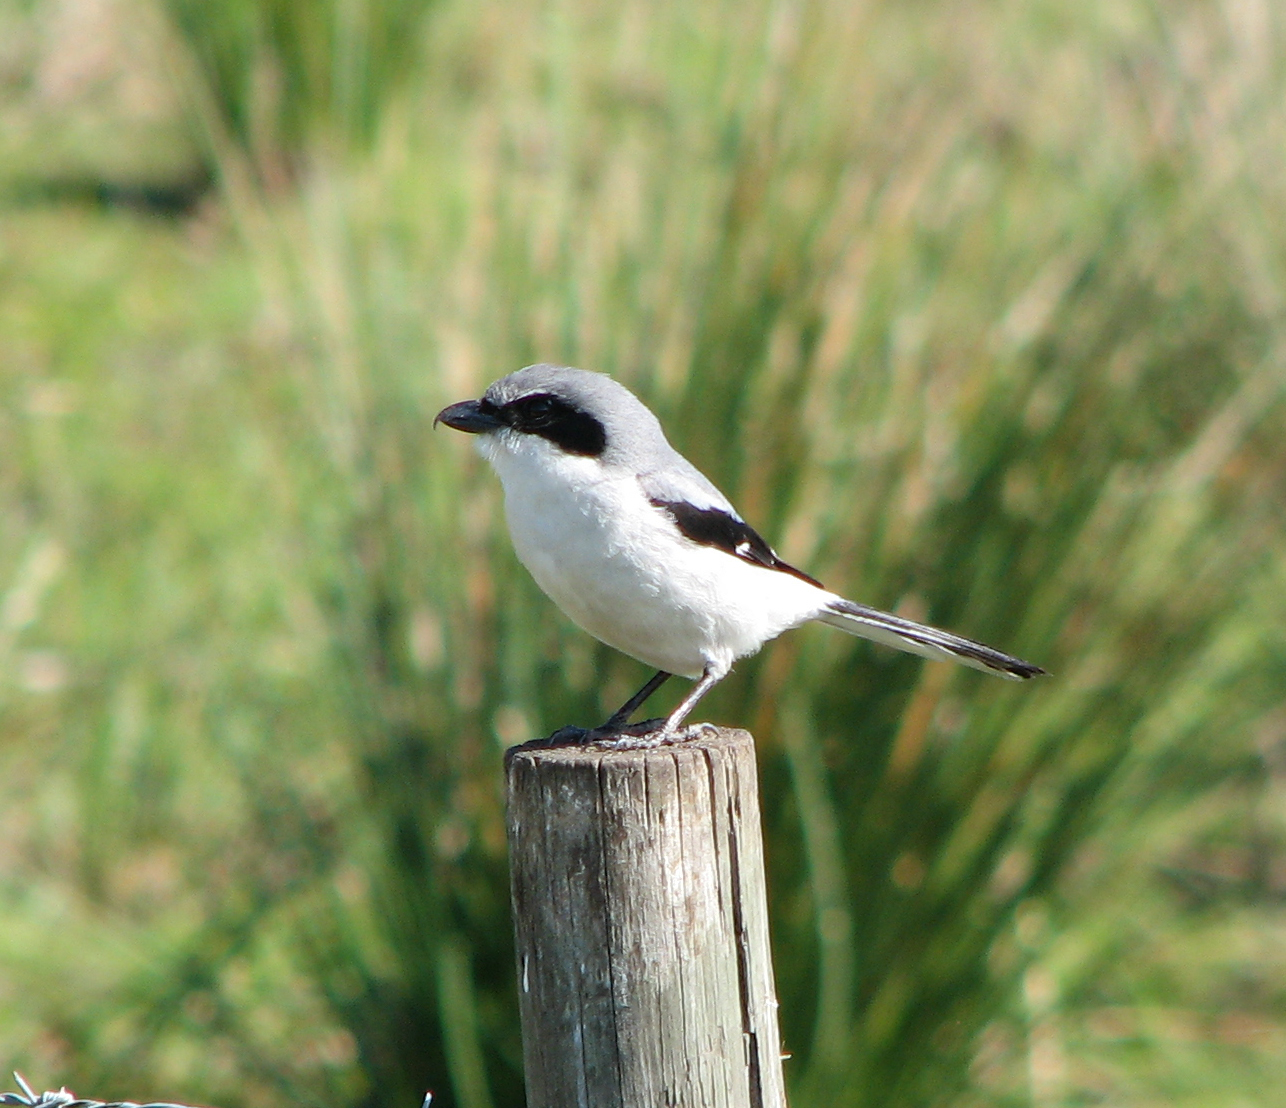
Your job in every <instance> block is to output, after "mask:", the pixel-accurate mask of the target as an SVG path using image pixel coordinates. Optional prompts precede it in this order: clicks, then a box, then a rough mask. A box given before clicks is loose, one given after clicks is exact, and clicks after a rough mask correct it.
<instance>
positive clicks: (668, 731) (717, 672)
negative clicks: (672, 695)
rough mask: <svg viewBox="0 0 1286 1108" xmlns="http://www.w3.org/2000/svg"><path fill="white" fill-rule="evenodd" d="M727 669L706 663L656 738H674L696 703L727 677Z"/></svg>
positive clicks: (726, 667)
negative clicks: (703, 670) (699, 678)
mask: <svg viewBox="0 0 1286 1108" xmlns="http://www.w3.org/2000/svg"><path fill="white" fill-rule="evenodd" d="M728 669H729V667H728V666H726V665H723V666H716V665H715V664H714V663H713V662H707V663H706V668H705V672H704V673H702V674H701V680H700V681H698V682H697V683H696V684H695V685H693V686H692V691H691V692H689V693H688V695H687V696H685V697H684V698H683V699H682V700H681V701H679V706H678V707H677V708H675V709H674V711H673V712H671V713H670V714H669V715H668V716H667V717H666V720H665V723H664V725H663V726H662V727H661V732H660V735H659V736H658V738H660V739H662V740H664V739H672V738H674V736H675V735H677V734H678V732H679V728H681V727H682V726H683V721H684V720H685V719H687V718H688V715H689V713H691V711H692V709H693V708H695V707H696V706H697V701H698V700H700V699H701V698H702V697H703V696H705V694H706V693H708V692H709V691H710V690H711V689H712V688H714V687H715V685H717V684H718V683H719V682H720V681H722V680H723V679H724V678H725V677H727V676H728Z"/></svg>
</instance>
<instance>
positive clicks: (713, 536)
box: [650, 497, 825, 589]
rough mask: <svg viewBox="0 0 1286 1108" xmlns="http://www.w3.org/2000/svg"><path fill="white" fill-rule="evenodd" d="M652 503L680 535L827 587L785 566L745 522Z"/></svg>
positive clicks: (675, 503) (717, 512) (718, 511)
mask: <svg viewBox="0 0 1286 1108" xmlns="http://www.w3.org/2000/svg"><path fill="white" fill-rule="evenodd" d="M650 500H651V503H652V505H653V507H656V508H660V509H661V511H663V512H664V513H665V514H666V515H668V516H669V517H670V519H672V520H673V521H674V525H675V526H676V527H678V529H679V531H680V532H682V534H683V535H684V536H685V537H686V538H689V539H691V540H692V541H693V542H695V543H700V544H701V545H702V546H714V547H717V548H718V549H720V550H722V551H724V552H725V553H728V554H731V555H732V556H733V557H734V558H740V559H741V560H742V561H743V562H750V563H752V564H753V565H757V566H763V567H764V568H765V569H776V570H780V571H781V572H782V573H789V574H790V575H791V576H792V577H798V578H799V579H800V580H801V581H807V582H808V583H809V584H810V585H816V586H817V587H818V588H819V589H820V588H824V587H825V586H823V585H822V583H821V582H820V581H818V580H816V579H814V578H812V577H809V576H808V574H807V573H805V572H804V571H803V570H802V569H796V568H795V567H794V566H792V565H790V564H789V563H787V562H783V561H782V560H781V559H780V558H779V557H777V554H776V552H775V551H774V550H773V548H772V547H771V546H769V545H768V544H767V543H766V542H764V540H763V538H762V537H761V536H760V534H759V532H758V531H756V530H755V529H754V528H753V527H751V526H750V524H748V523H747V522H746V521H745V520H744V519H738V518H737V517H736V516H734V515H732V514H731V513H730V512H725V511H724V510H723V509H722V508H698V507H697V506H696V505H694V504H689V503H687V502H686V501H683V500H661V499H658V498H656V497H651V498H650Z"/></svg>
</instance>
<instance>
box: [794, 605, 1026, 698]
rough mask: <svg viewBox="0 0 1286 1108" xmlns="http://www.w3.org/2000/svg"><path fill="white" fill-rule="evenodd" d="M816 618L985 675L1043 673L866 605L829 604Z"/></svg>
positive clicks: (1016, 677)
mask: <svg viewBox="0 0 1286 1108" xmlns="http://www.w3.org/2000/svg"><path fill="white" fill-rule="evenodd" d="M816 618H817V619H819V620H821V621H822V622H823V623H829V624H830V625H831V626H832V627H838V628H839V629H840V630H841V631H847V632H848V633H849V634H850V635H857V636H858V637H859V638H863V639H871V640H872V641H874V642H878V643H883V644H884V645H885V646H892V647H894V648H896V649H897V650H905V651H908V652H909V653H911V654H919V655H920V656H921V657H923V658H933V659H936V660H940V661H948V662H963V663H964V664H965V665H967V666H972V667H973V668H974V669H980V670H982V671H983V672H984V673H994V674H996V675H997V676H1000V677H1007V678H1008V679H1009V680H1011V681H1026V680H1027V679H1028V678H1029V677H1035V676H1037V675H1038V674H1041V673H1044V672H1045V671H1044V670H1043V669H1041V668H1040V666H1034V665H1032V664H1031V663H1030V662H1024V661H1023V660H1022V659H1021V658H1015V657H1013V656H1012V655H1010V654H1003V653H1001V652H1000V651H999V650H993V649H992V648H991V647H989V646H985V645H984V644H982V643H980V642H974V641H973V639H966V638H962V637H961V636H960V635H953V634H952V633H951V632H950V631H939V630H938V629H937V628H936V627H926V626H925V625H924V624H922V623H914V622H912V621H911V620H909V619H903V618H902V617H901V616H895V615H892V614H890V613H889V612H881V611H879V610H877V609H875V608H868V607H867V606H866V605H865V604H854V603H853V602H852V601H851V600H842V599H840V600H836V601H834V602H832V603H831V604H830V605H829V606H828V607H826V608H825V609H824V610H823V611H822V613H821V614H820V615H819V616H817V617H816Z"/></svg>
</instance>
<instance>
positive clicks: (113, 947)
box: [0, 0, 1286, 1108]
mask: <svg viewBox="0 0 1286 1108" xmlns="http://www.w3.org/2000/svg"><path fill="white" fill-rule="evenodd" d="M1284 36H1286V21H1284V20H1283V17H1282V16H1281V15H1280V14H1279V13H1278V12H1277V10H1276V9H1275V8H1274V7H1273V6H1272V5H1271V4H1267V3H1264V2H1262V0H1224V2H1216V0H1208V2H1202V3H1197V2H1179V0H1170V2H1160V0H1153V2H1148V0H1115V2H1111V3H1109V2H1107V0H1090V2H1087V3H1079V4H1070V3H1065V2H1053V0H1035V2H1028V3H1023V4H1016V3H1004V2H993V3H983V2H981V0H969V2H966V0H918V2H916V3H912V4H906V3H894V2H892V0H865V2H863V3H849V2H840V0H796V2H787V0H778V2H775V3H769V2H766V0H749V2H748V3H743V4H739V5H731V4H726V3H720V2H716V0H711V2H708V3H703V4H697V5H679V4H654V3H643V2H641V0H619V2H616V3H606V2H601V0H511V2H510V3H506V4H497V3H489V2H484V3H480V4H477V3H475V4H465V3H462V2H460V0H434V2H433V3H424V2H422V0H310V2H309V3H292V4H287V3H277V2H274V0H217V2H214V0H204V2H202V3H191V2H187V0H171V3H170V4H169V5H168V6H163V7H152V6H149V5H147V4H145V3H144V2H143V0H95V2H93V3H91V2H89V0H0V1062H3V1064H4V1065H6V1066H10V1067H17V1068H20V1069H22V1070H23V1072H24V1073H25V1074H26V1075H27V1077H28V1078H29V1079H30V1080H31V1081H32V1083H33V1084H35V1085H37V1086H40V1087H46V1086H47V1087H54V1086H57V1085H59V1084H62V1083H67V1084H68V1085H70V1086H72V1087H73V1088H74V1089H76V1090H77V1091H78V1092H80V1093H82V1094H83V1095H92V1096H96V1097H103V1098H129V1099H133V1100H144V1099H150V1098H156V1099H160V1098H164V1099H172V1100H181V1101H187V1102H205V1103H217V1104H222V1105H225V1106H227V1108H233V1106H236V1105H254V1106H258V1105H264V1106H272V1105H285V1104H292V1105H297V1104H313V1103H316V1104H321V1103H326V1104H331V1105H338V1104H354V1105H357V1104H362V1105H371V1106H375V1105H389V1106H393V1105H410V1104H416V1103H418V1102H419V1099H420V1097H422V1095H423V1091H424V1089H425V1088H432V1089H433V1090H434V1091H435V1092H436V1093H437V1095H438V1097H439V1098H440V1100H439V1101H436V1102H435V1103H442V1104H445V1105H460V1106H462V1108H486V1106H488V1105H495V1106H497V1108H500V1106H504V1105H513V1104H518V1103H520V1102H521V1096H522V1094H521V1069H520V1067H521V1049H520V1043H519V1040H518V1035H517V1027H516V1005H515V1003H514V993H513V988H514V986H513V971H512V954H511V943H510V925H509V920H508V915H507V912H508V904H507V899H508V898H507V886H506V877H505V858H504V841H503V825H502V818H501V817H502V793H501V787H502V775H501V768H500V759H501V754H502V751H503V748H504V746H505V745H506V744H509V743H513V742H518V741H522V740H523V739H526V738H529V737H532V736H534V735H537V734H541V733H544V732H547V731H549V730H551V729H552V728H553V727H555V726H558V725H560V724H562V723H565V722H573V721H574V722H581V723H584V722H587V721H589V722H592V721H594V720H595V719H597V718H598V717H599V716H600V715H601V714H602V713H603V712H604V711H605V710H610V708H611V707H613V706H614V705H615V704H616V703H618V702H619V701H620V700H622V699H623V698H624V696H625V695H627V693H628V692H629V691H630V690H631V688H632V686H634V685H635V684H636V683H637V682H638V681H639V680H640V679H641V678H642V676H643V672H642V670H641V667H639V666H638V665H637V664H635V663H633V662H631V661H629V660H628V659H624V658H621V657H619V656H614V655H613V654H612V653H611V652H610V651H607V650H606V649H605V648H599V647H598V646H596V645H595V644H594V643H592V642H591V641H589V640H588V639H587V638H586V637H585V636H584V635H582V634H581V633H579V632H578V631H576V630H575V629H574V628H571V627H570V626H569V625H568V624H567V623H566V622H565V621H564V620H563V619H562V618H561V617H560V616H559V615H558V614H557V613H556V612H555V611H554V610H553V608H552V606H551V605H550V604H549V603H548V602H547V601H545V600H544V599H543V598H542V597H541V596H540V595H539V594H538V592H537V590H536V589H535V588H534V586H533V585H532V584H531V582H530V581H529V580H528V579H527V577H526V576H525V574H524V572H523V571H522V570H521V567H519V566H518V565H517V563H516V562H515V560H514V558H513V555H512V553H511V551H510V548H509V545H508V540H507V538H506V536H505V535H504V533H503V524H502V523H501V522H500V516H499V499H498V490H497V488H496V486H495V482H494V479H493V478H492V477H491V475H490V474H489V473H487V472H486V471H485V468H484V467H483V466H482V465H481V463H480V462H479V461H478V460H477V459H475V458H474V457H473V456H472V454H471V453H470V451H469V450H468V449H467V446H466V444H464V443H462V442H461V441H460V440H459V439H458V437H456V436H451V435H447V434H439V435H434V434H432V433H431V432H430V429H429V425H430V421H431V419H432V415H433V414H434V413H435V412H436V411H437V410H438V408H439V407H441V406H442V405H443V404H445V403H448V402H450V401H454V400H457V399H460V398H463V397H467V396H474V395H477V393H478V391H479V390H480V389H481V388H482V387H483V386H484V385H485V384H486V383H487V382H488V381H490V380H492V379H493V378H495V377H497V376H499V375H501V374H503V373H505V372H508V371H509V370H511V369H513V368H516V367H517V366H519V365H522V364H525V363H528V362H531V361H535V360H559V361H566V362H571V363H574V364H578V365H582V366H585V367H587V368H594V369H600V370H605V371H608V372H611V373H613V374H615V375H617V376H618V377H619V378H620V379H622V380H623V381H625V382H627V383H628V384H629V385H630V386H631V387H633V388H634V389H636V390H637V391H638V392H639V393H640V394H641V395H643V396H644V398H645V399H646V400H647V401H648V403H649V404H651V405H652V406H653V407H654V408H655V409H656V410H657V411H658V413H659V414H660V415H661V417H662V419H663V421H664V422H665V424H666V426H667V427H668V428H669V430H670V432H671V437H672V439H673V440H674V442H675V443H676V445H678V446H679V447H680V448H681V449H682V450H683V451H684V452H685V453H686V454H688V456H689V457H691V458H692V459H693V461H695V462H696V463H697V464H698V465H699V466H701V467H702V468H703V469H704V470H705V471H706V472H707V473H709V474H710V476H711V477H712V478H713V479H714V480H715V481H716V482H717V483H718V484H720V485H721V487H723V488H724V489H725V491H727V492H728V493H729V494H730V495H731V496H732V498H733V499H734V501H736V502H737V503H738V504H739V506H740V507H741V509H742V510H743V512H744V514H746V515H747V517H748V518H749V519H751V520H752V522H754V523H755V524H756V525H757V526H758V527H759V529H760V530H762V531H763V532H764V534H765V535H766V537H768V538H769V540H770V541H772V542H773V543H774V545H776V546H777V548H778V549H779V550H780V551H781V552H782V554H783V556H784V557H786V558H787V559H788V560H790V561H792V562H794V563H796V564H799V565H801V566H803V567H805V568H807V569H808V570H809V571H810V572H812V573H814V574H816V575H817V576H819V577H821V578H822V579H823V580H825V581H826V582H827V584H828V585H830V586H831V587H833V588H836V589H837V590H839V591H842V592H845V593H847V594H848V595H851V596H853V597H855V598H857V599H860V600H863V601H866V602H869V603H875V604H879V605H882V606H886V607H890V608H894V607H896V608H897V609H898V610H900V611H904V612H906V613H908V614H911V615H913V616H916V617H918V618H929V619H932V620H933V621H935V622H938V623H940V624H943V625H946V626H950V627H952V628H955V629H958V630H960V631H962V632H964V633H967V634H970V635H973V636H976V637H979V638H982V639H984V640H987V641H991V642H994V643H995V644H996V645H998V646H1001V647H1003V648H1005V649H1009V650H1012V651H1014V652H1016V653H1018V654H1020V655H1022V656H1025V657H1028V658H1031V659H1032V660H1034V661H1037V662H1039V663H1041V664H1042V665H1045V666H1046V667H1047V668H1049V669H1050V670H1052V671H1053V673H1054V676H1053V677H1052V678H1050V679H1048V680H1045V681H1042V682H1040V683H1038V684H1036V685H1034V686H1026V687H1023V688H1014V687H1012V686H1009V685H1007V684H1004V683H1001V682H996V681H989V680H987V679H986V678H985V677H984V676H982V675H977V674H974V673H972V672H969V671H965V670H961V669H955V668H952V667H949V666H943V665H926V664H923V663H921V662H919V661H918V660H915V659H911V658H907V657H903V656H900V655H894V654H892V653H890V652H886V651H881V650H879V649H876V648H872V647H869V646H867V645H864V644H860V643H856V642H854V641H853V640H850V639H848V638H847V637H845V636H840V635H835V634H833V633H830V632H828V631H827V630H826V629H805V630H802V631H799V632H796V633H793V634H792V635H790V636H787V637H786V638H785V639H783V640H782V641H780V642H778V643H776V644H774V645H773V646H772V647H771V648H769V649H767V650H766V651H765V652H764V653H763V654H762V655H760V656H759V657H758V658H756V659H754V660H751V661H749V662H746V663H743V664H742V665H741V666H739V668H738V672H737V674H736V675H735V676H734V677H733V678H732V679H730V680H729V681H727V682H726V683H725V684H724V685H722V686H720V688H719V689H718V690H717V691H716V693H715V694H713V695H712V696H711V697H710V698H709V700H708V701H707V702H705V703H704V704H703V710H704V714H705V715H706V716H707V717H708V718H712V719H715V720H719V721H722V722H728V723H739V724H744V725H747V726H749V727H751V729H752V730H753V731H754V732H755V734H756V737H757V741H758V745H759V751H760V757H761V771H762V776H763V783H764V805H765V809H764V810H765V821H766V826H765V832H766V837H767V849H768V864H769V871H770V872H769V879H770V886H771V892H772V915H773V927H774V944H775V963H776V970H777V977H778V987H779V991H780V994H781V1000H782V1012H781V1016H782V1026H783V1031H784V1034H785V1038H786V1044H787V1049H789V1050H790V1051H791V1052H792V1055H793V1056H792V1058H791V1060H790V1061H789V1062H788V1063H787V1074H788V1079H789V1081H790V1085H791V1095H792V1103H793V1104H795V1105H796V1106H797V1108H807V1106H809V1105H818V1106H821V1105H852V1106H858V1105H863V1106H865V1105H898V1106H903V1105H906V1106H915V1105H925V1106H929V1105H953V1106H961V1108H964V1106H969V1108H973V1106H978V1108H982V1106H987V1108H992V1106H1002V1105H1003V1106H1009V1105H1015V1106H1017V1105H1022V1106H1027V1105H1030V1106H1033V1108H1036V1106H1053V1105H1058V1106H1064V1105H1065V1106H1072V1105H1089V1104H1110V1105H1122V1106H1124V1105H1129V1106H1144V1105H1147V1106H1151V1105H1161V1104H1165V1105H1193V1106H1197V1105H1200V1106H1202V1108H1207V1106H1215V1108H1221V1106H1224V1105H1227V1106H1234V1105H1235V1106H1242V1105H1263V1104H1271V1103H1274V1102H1275V1100H1276V1098H1278V1097H1279V1096H1280V1092H1279V1090H1280V1089H1281V1087H1282V1082H1283V1078H1286V1061H1283V1060H1284V1059H1286V988H1284V987H1283V981H1284V980H1286V978H1284V977H1283V962H1286V929H1284V926H1283V925H1284V923H1286V921H1284V920H1283V903H1284V902H1286V849H1284V848H1286V820H1284V818H1283V817H1284V814H1286V811H1284V809H1283V802H1284V800H1286V795H1284V791H1283V786H1284V783H1286V776H1284V775H1286V703H1284V698H1283V690H1284V689H1286V630H1283V629H1284V628H1286V618H1284V617H1286V540H1284V539H1283V518H1284V516H1286V454H1284V452H1283V442H1286V435H1284V432H1286V409H1284V407H1283V404H1282V392H1283V384H1284V383H1286V370H1284V369H1283V350H1284V349H1286V347H1284V340H1286V299H1284V296H1283V293H1284V291H1286V280H1284V277H1286V274H1284V273H1283V265H1284V263H1286V249H1284V248H1286V231H1283V229H1282V224H1281V219H1280V212H1281V211H1282V210H1286V166H1284V165H1283V160H1282V154H1281V151H1282V150H1283V149H1284V148H1286V97H1284V96H1283V94H1284V93H1286V37H1284ZM667 693H668V695H669V696H671V697H673V696H675V695H677V690H667Z"/></svg>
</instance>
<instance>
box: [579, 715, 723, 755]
mask: <svg viewBox="0 0 1286 1108" xmlns="http://www.w3.org/2000/svg"><path fill="white" fill-rule="evenodd" d="M715 730H717V728H716V727H715V726H714V724H712V723H694V724H691V725H689V726H687V727H674V728H671V727H667V726H666V721H665V720H664V719H648V720H644V721H643V722H642V723H632V724H629V725H628V726H626V727H614V728H612V729H611V730H610V731H608V730H606V729H604V731H605V733H603V734H598V735H594V737H592V738H590V739H588V740H587V741H588V742H592V743H594V744H596V745H598V746H605V747H608V748H610V749H612V750H651V749H653V748H655V747H658V746H673V745H675V744H676V743H683V742H687V741H688V740H689V739H697V738H700V737H701V736H702V735H703V734H706V733H707V732H710V731H715Z"/></svg>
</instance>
